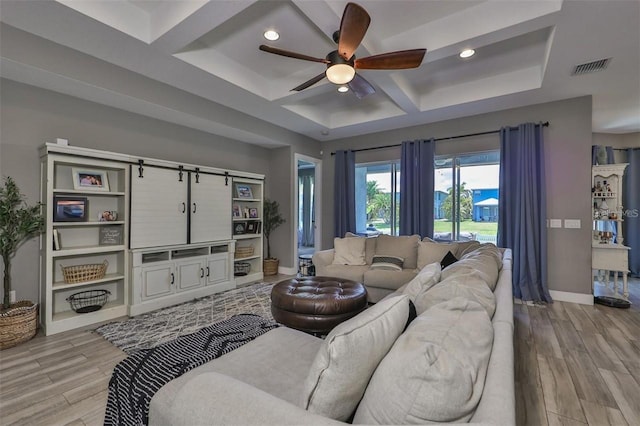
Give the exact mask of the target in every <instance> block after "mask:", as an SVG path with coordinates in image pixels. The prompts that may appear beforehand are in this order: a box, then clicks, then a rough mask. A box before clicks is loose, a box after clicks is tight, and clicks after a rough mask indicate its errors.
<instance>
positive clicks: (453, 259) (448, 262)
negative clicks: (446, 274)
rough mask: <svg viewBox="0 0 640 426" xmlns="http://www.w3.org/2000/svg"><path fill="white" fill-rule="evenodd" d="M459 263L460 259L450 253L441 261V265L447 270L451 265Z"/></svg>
mask: <svg viewBox="0 0 640 426" xmlns="http://www.w3.org/2000/svg"><path fill="white" fill-rule="evenodd" d="M457 261H458V258H457V257H455V255H454V254H453V253H451V252H450V251H448V252H447V254H445V255H444V257H443V258H442V260H441V261H440V265H441V266H442V268H446V267H447V266H449V265H453V264H454V263H456V262H457Z"/></svg>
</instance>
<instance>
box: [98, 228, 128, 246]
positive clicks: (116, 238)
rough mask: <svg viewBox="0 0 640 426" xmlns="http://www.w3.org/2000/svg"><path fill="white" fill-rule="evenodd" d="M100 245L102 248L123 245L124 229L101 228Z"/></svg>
mask: <svg viewBox="0 0 640 426" xmlns="http://www.w3.org/2000/svg"><path fill="white" fill-rule="evenodd" d="M99 242H100V245H101V246H119V245H121V244H122V227H120V226H118V225H115V226H103V227H102V228H100V241H99Z"/></svg>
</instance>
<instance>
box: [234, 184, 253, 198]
mask: <svg viewBox="0 0 640 426" xmlns="http://www.w3.org/2000/svg"><path fill="white" fill-rule="evenodd" d="M236 195H237V197H238V198H253V191H251V187H250V186H249V185H240V184H236Z"/></svg>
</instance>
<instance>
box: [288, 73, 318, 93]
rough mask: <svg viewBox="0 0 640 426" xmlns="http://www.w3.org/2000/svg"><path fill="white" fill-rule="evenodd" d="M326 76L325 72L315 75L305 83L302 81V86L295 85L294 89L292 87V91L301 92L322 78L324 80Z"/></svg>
mask: <svg viewBox="0 0 640 426" xmlns="http://www.w3.org/2000/svg"><path fill="white" fill-rule="evenodd" d="M324 77H325V74H324V73H322V74H318V75H316V76H315V77H313V78H312V79H311V80H307V81H305V82H304V83H302V84H301V85H300V86H297V87H294V88H293V89H291V91H292V92H299V91H301V90H304V89H306V88H307V87H311V86H313V85H314V84H316V83H317V82H319V81H320V80H322V79H323V78H324Z"/></svg>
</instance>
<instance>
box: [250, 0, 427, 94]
mask: <svg viewBox="0 0 640 426" xmlns="http://www.w3.org/2000/svg"><path fill="white" fill-rule="evenodd" d="M370 22H371V17H370V16H369V14H368V13H367V11H366V10H364V8H362V6H359V5H357V4H355V3H347V6H346V7H345V8H344V12H343V14H342V20H341V22H340V29H339V30H338V31H336V32H335V33H334V34H333V40H334V41H335V42H336V43H337V44H338V50H334V51H332V52H330V53H329V54H328V55H327V56H326V57H325V58H324V59H322V58H314V57H312V56H307V55H303V54H300V53H296V52H290V51H288V50H283V49H278V48H276V47H271V46H266V45H264V44H262V45H260V50H262V51H264V52H268V53H273V54H276V55H280V56H286V57H288V58H294V59H302V60H304V61H312V62H320V63H323V64H326V65H327V70H326V71H325V72H323V73H322V74H318V75H317V76H315V77H313V78H312V79H310V80H308V81H305V82H304V83H302V84H301V85H299V86H297V87H294V88H293V89H291V90H292V91H296V92H299V91H301V90H304V89H306V88H308V87H311V86H313V85H314V84H316V83H318V82H319V81H320V80H322V79H323V78H324V77H327V79H328V80H329V81H330V82H332V83H334V84H338V85H344V84H348V85H349V88H350V89H351V90H352V91H353V93H355V94H356V96H357V97H358V98H360V99H362V98H364V97H365V96H368V95H371V94H373V93H375V89H374V88H373V86H372V85H371V83H369V82H368V81H367V80H365V79H364V78H363V77H362V76H360V75H359V74H356V70H402V69H409V68H417V67H419V66H420V64H421V63H422V59H423V58H424V55H425V53H426V52H427V49H413V50H401V51H396V52H389V53H382V54H380V55H373V56H367V57H365V58H360V59H356V57H355V55H354V53H355V51H356V49H357V48H358V46H359V45H360V42H361V41H362V39H363V38H364V35H365V33H366V32H367V28H369V23H370Z"/></svg>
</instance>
